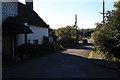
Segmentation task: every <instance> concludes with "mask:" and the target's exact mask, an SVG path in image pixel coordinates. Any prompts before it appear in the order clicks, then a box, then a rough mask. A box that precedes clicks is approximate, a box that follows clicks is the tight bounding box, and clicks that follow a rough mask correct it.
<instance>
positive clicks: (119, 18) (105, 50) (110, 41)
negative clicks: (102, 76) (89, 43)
mask: <svg viewBox="0 0 120 80" xmlns="http://www.w3.org/2000/svg"><path fill="white" fill-rule="evenodd" d="M119 5H120V0H118V1H117V2H115V8H116V10H112V11H109V12H107V13H108V14H107V17H106V21H105V24H102V25H100V26H99V27H100V29H97V30H96V31H95V32H94V34H92V37H93V39H94V43H95V46H96V50H97V51H99V52H100V53H102V54H104V56H105V57H106V58H107V59H109V60H111V59H112V58H113V57H114V58H116V60H118V59H120V53H119V50H120V6H119Z"/></svg>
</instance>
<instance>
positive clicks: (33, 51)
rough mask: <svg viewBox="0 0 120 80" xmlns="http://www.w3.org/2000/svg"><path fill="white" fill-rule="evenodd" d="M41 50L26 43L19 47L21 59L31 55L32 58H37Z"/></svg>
mask: <svg viewBox="0 0 120 80" xmlns="http://www.w3.org/2000/svg"><path fill="white" fill-rule="evenodd" d="M40 51H41V49H39V48H38V47H37V46H36V45H34V44H30V43H26V44H23V45H20V46H18V52H19V54H20V57H22V56H23V55H30V56H31V57H35V56H37V55H38V54H39V53H40Z"/></svg>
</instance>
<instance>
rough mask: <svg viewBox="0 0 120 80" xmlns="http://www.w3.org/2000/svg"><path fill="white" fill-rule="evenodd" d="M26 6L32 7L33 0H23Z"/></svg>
mask: <svg viewBox="0 0 120 80" xmlns="http://www.w3.org/2000/svg"><path fill="white" fill-rule="evenodd" d="M25 2H26V6H27V7H29V8H30V9H33V0H25Z"/></svg>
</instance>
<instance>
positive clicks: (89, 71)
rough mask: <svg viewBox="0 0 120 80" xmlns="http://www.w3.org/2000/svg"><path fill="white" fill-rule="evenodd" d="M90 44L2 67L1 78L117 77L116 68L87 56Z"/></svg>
mask: <svg viewBox="0 0 120 80" xmlns="http://www.w3.org/2000/svg"><path fill="white" fill-rule="evenodd" d="M91 49H92V48H91V46H88V45H86V46H84V47H82V48H79V47H76V48H74V49H66V50H65V51H63V52H60V53H55V54H50V55H47V56H44V57H41V58H37V59H34V60H30V61H26V62H23V63H19V64H16V65H13V66H10V67H7V68H3V78H118V77H119V72H118V71H117V70H113V69H109V68H105V67H101V66H98V65H95V64H93V63H92V62H91V60H89V59H87V58H85V57H87V56H88V54H89V52H90V50H91Z"/></svg>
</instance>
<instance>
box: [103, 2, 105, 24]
mask: <svg viewBox="0 0 120 80" xmlns="http://www.w3.org/2000/svg"><path fill="white" fill-rule="evenodd" d="M104 23H105V0H103V24H104Z"/></svg>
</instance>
